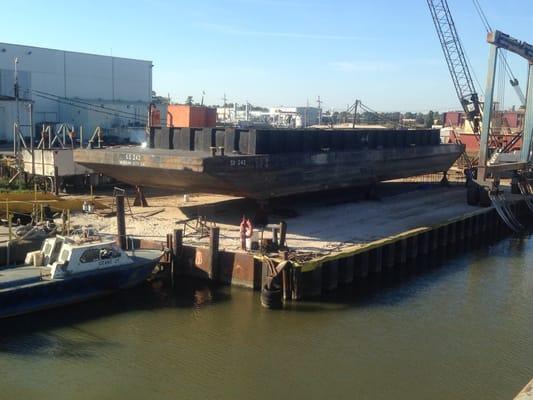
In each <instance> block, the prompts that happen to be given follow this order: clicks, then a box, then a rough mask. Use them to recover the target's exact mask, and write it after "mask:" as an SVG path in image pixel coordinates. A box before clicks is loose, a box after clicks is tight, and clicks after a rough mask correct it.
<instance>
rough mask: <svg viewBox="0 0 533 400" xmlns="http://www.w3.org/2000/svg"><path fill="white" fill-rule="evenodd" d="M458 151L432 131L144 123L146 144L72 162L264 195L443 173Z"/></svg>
mask: <svg viewBox="0 0 533 400" xmlns="http://www.w3.org/2000/svg"><path fill="white" fill-rule="evenodd" d="M463 150H464V146H463V145H460V144H441V143H440V136H439V131H438V130H387V129H379V130H370V129H366V130H357V129H355V130H328V129H311V130H307V129H306V130H303V129H235V128H198V129H195V128H161V129H154V128H152V129H151V132H150V145H149V146H148V147H147V148H142V147H113V148H105V149H80V150H76V151H75V152H74V159H75V161H76V162H77V163H79V164H81V165H83V166H86V167H88V168H91V169H92V170H94V171H96V172H100V173H103V174H105V175H108V176H111V177H113V178H115V179H117V180H119V181H122V182H125V183H128V184H131V185H140V186H148V187H157V188H165V189H176V190H179V191H184V192H187V193H194V192H202V193H220V194H229V195H234V196H242V197H247V198H252V199H257V200H266V199H270V198H275V197H282V196H289V195H295V194H302V193H309V192H320V191H325V190H333V189H341V188H352V187H364V186H369V185H372V184H374V183H376V182H379V181H385V180H391V179H399V178H405V177H409V176H416V175H422V174H429V173H436V172H443V171H446V170H448V169H449V168H450V166H451V165H452V164H453V163H454V161H455V160H456V159H457V158H458V157H459V156H460V155H461V153H462V152H463Z"/></svg>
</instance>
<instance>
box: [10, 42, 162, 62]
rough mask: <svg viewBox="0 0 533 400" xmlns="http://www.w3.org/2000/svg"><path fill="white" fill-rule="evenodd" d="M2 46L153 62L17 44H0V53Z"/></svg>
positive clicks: (136, 59)
mask: <svg viewBox="0 0 533 400" xmlns="http://www.w3.org/2000/svg"><path fill="white" fill-rule="evenodd" d="M3 46H16V47H25V48H31V49H40V50H49V51H61V52H64V53H73V54H83V55H89V56H97V57H110V58H117V59H122V60H132V61H142V62H149V63H152V64H153V62H152V61H151V60H141V59H139V58H129V57H117V56H113V55H107V54H94V53H84V52H81V51H71V50H61V49H53V48H50V47H39V46H31V45H26V44H18V43H5V42H0V52H1V51H3V50H4V51H5V49H3Z"/></svg>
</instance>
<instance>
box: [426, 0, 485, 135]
mask: <svg viewBox="0 0 533 400" xmlns="http://www.w3.org/2000/svg"><path fill="white" fill-rule="evenodd" d="M427 3H428V6H429V9H430V11H431V16H432V17H433V22H434V23H435V28H436V30H437V34H438V36H439V40H440V43H441V46H442V50H443V51H444V56H445V58H446V63H447V64H448V69H449V70H450V74H451V76H452V80H453V84H454V86H455V91H456V92H457V96H458V97H459V101H460V102H461V106H462V107H463V110H464V111H465V113H466V116H467V119H468V120H469V121H471V122H473V129H474V132H478V131H479V120H480V117H481V106H480V103H479V97H478V94H477V92H476V89H475V87H474V82H473V80H472V75H471V74H470V70H469V68H468V64H467V62H466V57H465V54H464V51H463V47H462V45H461V41H460V40H459V35H458V34H457V29H456V28H455V23H454V22H453V18H452V14H451V13H450V9H449V7H448V2H447V1H446V0H427Z"/></svg>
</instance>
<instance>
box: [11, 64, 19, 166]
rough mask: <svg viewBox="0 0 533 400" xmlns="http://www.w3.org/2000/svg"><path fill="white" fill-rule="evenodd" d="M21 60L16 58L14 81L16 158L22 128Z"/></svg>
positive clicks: (14, 149)
mask: <svg viewBox="0 0 533 400" xmlns="http://www.w3.org/2000/svg"><path fill="white" fill-rule="evenodd" d="M18 65H19V59H18V57H15V79H14V87H13V91H14V95H15V107H16V109H17V111H16V113H17V114H16V120H15V126H14V127H13V155H14V156H15V157H16V155H17V151H18V146H17V142H18V130H19V126H20V110H19V72H18Z"/></svg>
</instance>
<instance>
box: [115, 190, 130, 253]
mask: <svg viewBox="0 0 533 400" xmlns="http://www.w3.org/2000/svg"><path fill="white" fill-rule="evenodd" d="M116 202H117V234H118V240H117V244H118V245H119V247H120V248H121V249H122V250H126V249H127V241H126V219H125V215H124V195H123V194H117V195H116Z"/></svg>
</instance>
